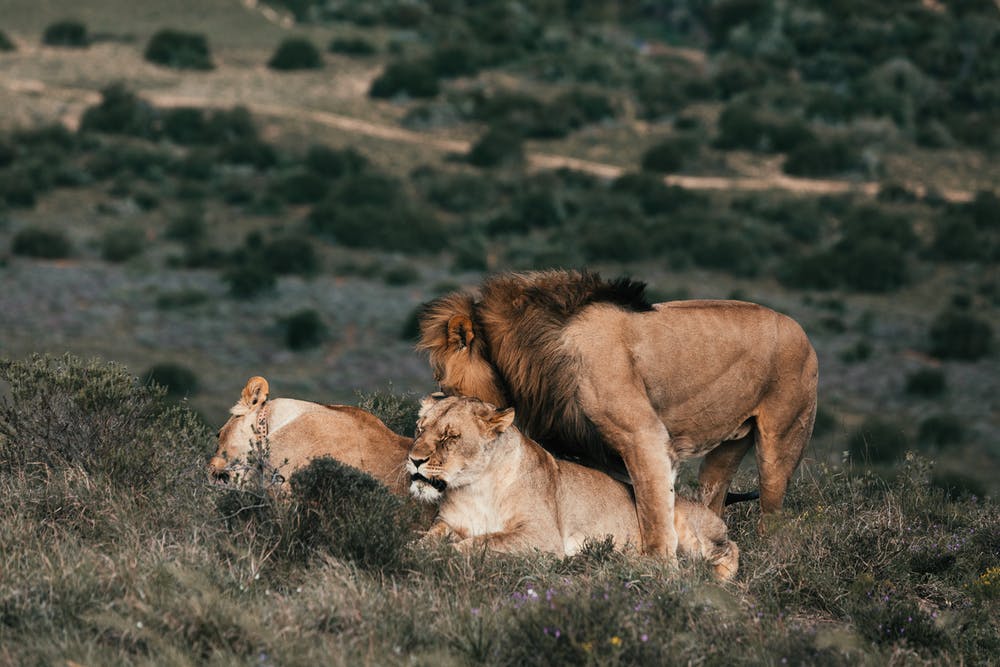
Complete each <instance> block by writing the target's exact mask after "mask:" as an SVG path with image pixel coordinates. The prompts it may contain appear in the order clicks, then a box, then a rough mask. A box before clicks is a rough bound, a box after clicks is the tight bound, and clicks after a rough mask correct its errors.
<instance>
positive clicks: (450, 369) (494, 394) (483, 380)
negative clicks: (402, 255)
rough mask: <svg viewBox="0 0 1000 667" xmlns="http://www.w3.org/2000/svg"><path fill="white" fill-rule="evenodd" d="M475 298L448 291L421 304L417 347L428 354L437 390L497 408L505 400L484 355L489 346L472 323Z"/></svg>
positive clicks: (497, 377) (495, 376) (490, 365)
mask: <svg viewBox="0 0 1000 667" xmlns="http://www.w3.org/2000/svg"><path fill="white" fill-rule="evenodd" d="M474 311H475V300H474V297H473V295H471V294H466V293H455V294H449V295H448V296H444V297H441V298H440V299H435V300H434V301H431V302H430V303H428V304H427V305H426V306H424V308H423V311H422V312H421V315H420V341H419V343H418V344H417V349H419V350H424V351H426V352H427V353H428V355H429V356H430V364H431V368H432V369H433V371H434V380H435V381H436V382H437V383H438V386H440V388H441V391H443V392H444V393H445V394H448V395H454V396H475V397H476V398H478V399H480V400H483V401H486V402H487V403H492V404H493V405H496V406H499V407H506V406H507V405H509V401H508V399H507V396H506V394H505V392H504V389H503V384H502V382H501V380H500V377H499V376H498V375H497V372H496V369H495V368H494V367H493V363H492V361H491V360H490V358H489V356H488V352H489V345H488V343H487V341H486V340H485V339H484V338H483V336H482V335H481V332H480V330H479V326H478V325H476V324H474V319H475V317H476V316H475V312H474Z"/></svg>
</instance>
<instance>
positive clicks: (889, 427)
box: [847, 417, 910, 463]
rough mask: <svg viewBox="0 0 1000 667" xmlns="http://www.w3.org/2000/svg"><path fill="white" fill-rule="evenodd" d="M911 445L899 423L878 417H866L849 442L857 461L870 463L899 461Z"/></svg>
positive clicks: (852, 454)
mask: <svg viewBox="0 0 1000 667" xmlns="http://www.w3.org/2000/svg"><path fill="white" fill-rule="evenodd" d="M909 446H910V441H909V438H908V437H907V436H906V433H905V432H904V431H903V429H902V428H901V427H900V426H899V425H898V424H894V423H892V422H888V421H885V420H882V419H879V418H876V417H870V418H868V419H866V420H865V421H864V423H862V424H861V426H859V427H858V428H856V429H855V430H854V431H853V432H852V433H851V435H850V438H849V439H848V442H847V447H848V450H849V451H850V452H851V456H852V457H853V458H854V460H855V461H863V462H869V463H892V462H894V461H899V460H900V459H902V458H903V454H905V453H906V450H907V448H908V447H909Z"/></svg>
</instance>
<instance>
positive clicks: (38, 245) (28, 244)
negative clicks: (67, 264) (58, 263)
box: [10, 227, 72, 259]
mask: <svg viewBox="0 0 1000 667" xmlns="http://www.w3.org/2000/svg"><path fill="white" fill-rule="evenodd" d="M10 251H11V253H13V254H15V255H21V256H23V257H37V258H39V259H63V258H66V257H69V256H70V253H71V252H72V246H71V245H70V242H69V239H68V238H67V237H66V235H65V234H64V233H63V232H61V231H54V230H48V229H40V228H38V227H25V228H23V229H21V230H20V231H18V232H17V234H15V235H14V238H13V240H12V241H11V244H10Z"/></svg>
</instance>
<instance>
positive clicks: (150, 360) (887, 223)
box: [0, 0, 1000, 495]
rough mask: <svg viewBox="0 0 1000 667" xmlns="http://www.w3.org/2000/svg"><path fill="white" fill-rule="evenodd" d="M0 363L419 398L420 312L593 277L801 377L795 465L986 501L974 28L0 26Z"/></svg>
mask: <svg viewBox="0 0 1000 667" xmlns="http://www.w3.org/2000/svg"><path fill="white" fill-rule="evenodd" d="M0 99H2V105H0V285H2V290H0V313H2V316H0V322H2V324H0V356H3V357H8V358H21V357H24V356H25V355H27V354H29V353H31V352H53V353H59V352H63V351H71V352H73V353H76V354H78V355H82V356H99V357H101V358H103V359H109V360H117V361H121V362H124V363H125V364H127V365H128V367H129V368H130V370H131V371H132V372H134V373H135V374H136V375H140V376H142V377H149V378H151V379H152V380H155V381H157V382H159V383H161V384H164V385H166V386H167V387H168V388H169V389H170V390H171V391H172V395H173V396H175V397H176V398H177V399H178V400H187V401H189V402H190V404H191V405H192V406H193V407H194V408H195V409H196V410H198V411H199V413H200V414H201V415H202V416H203V418H204V419H205V420H206V421H207V422H208V423H210V424H219V423H221V422H222V421H223V419H224V418H225V412H226V409H227V408H228V406H229V405H231V404H232V402H233V401H234V400H235V399H236V397H237V394H238V392H239V390H240V389H241V388H242V386H243V383H244V382H245V380H246V379H247V377H249V376H251V375H257V374H260V375H265V376H266V377H268V379H269V380H270V382H271V386H272V388H273V390H274V392H275V394H276V395H285V396H296V397H300V398H304V399H310V400H317V401H324V402H335V401H338V402H355V401H356V400H357V392H358V391H366V392H368V391H374V390H390V391H393V392H397V393H412V394H419V393H421V392H426V391H428V390H430V389H432V387H433V382H432V378H431V374H430V372H429V370H428V368H427V364H426V361H425V360H424V359H422V358H421V357H420V356H418V355H417V354H416V353H415V352H414V351H413V336H414V333H415V330H414V323H415V320H414V314H415V310H416V308H417V307H418V306H419V304H420V303H421V302H423V301H425V300H427V299H429V298H433V297H434V296H437V295H439V294H441V293H443V292H446V291H449V290H452V289H456V288H460V287H463V286H471V285H474V284H476V283H477V282H478V281H479V280H480V279H481V278H482V277H483V276H484V275H485V274H487V273H488V272H491V271H496V270H507V269H538V268H548V267H589V268H593V269H597V270H600V271H601V272H602V273H604V274H606V275H609V276H612V275H617V274H622V273H626V274H629V275H631V276H633V277H635V278H638V279H641V280H645V281H647V282H648V283H649V285H650V291H651V293H652V295H653V296H654V297H655V298H656V299H657V300H667V299H673V298H741V299H748V300H752V301H757V302H760V303H764V304H766V305H769V306H772V307H774V308H776V309H778V310H781V311H783V312H786V313H788V314H790V315H792V316H793V317H795V318H796V319H798V320H799V321H800V322H801V323H802V324H803V326H804V327H805V329H806V331H807V332H808V333H809V335H810V337H811V338H812V340H813V342H814V344H815V346H816V347H817V350H818V352H819V355H820V364H821V397H820V402H821V413H820V419H819V421H818V424H817V435H816V438H815V442H814V444H813V445H812V449H811V450H810V453H809V456H810V458H812V459H816V460H821V461H825V462H828V463H830V464H833V465H837V464H839V463H840V462H841V461H842V460H843V458H844V453H845V452H850V453H851V454H852V457H853V459H854V460H855V461H867V462H870V463H871V464H872V465H874V466H876V467H879V469H880V470H882V471H883V472H884V473H885V474H887V475H891V474H892V470H893V469H894V466H895V464H896V463H897V462H898V461H899V460H900V459H901V458H902V456H903V454H904V452H905V451H906V450H907V449H918V450H922V451H924V452H926V453H927V454H928V455H929V456H930V457H931V458H933V459H935V460H937V467H936V472H935V477H934V480H935V483H936V484H939V485H941V486H944V487H946V488H949V489H952V490H953V492H954V493H957V494H961V493H973V494H979V495H981V494H983V493H987V492H990V493H993V494H995V493H996V492H997V490H1000V486H998V482H997V480H998V479H1000V475H998V472H1000V444H998V440H997V438H996V436H995V433H996V431H997V428H998V427H1000V398H998V396H1000V357H998V354H997V351H996V348H997V343H996V330H997V326H998V324H1000V321H998V308H1000V271H998V260H1000V199H998V196H997V183H998V182H1000V179H998V176H1000V161H998V160H997V154H998V153H997V151H998V150H1000V11H998V8H997V5H996V4H995V3H994V2H992V0H961V1H956V2H945V1H936V0H923V1H916V0H914V1H901V0H899V1H896V0H893V1H888V2H880V3H870V2H869V3H862V2H858V1H856V0H836V1H833V2H819V1H818V0H817V1H815V2H810V1H803V2H784V1H781V0H688V1H682V0H678V1H677V2H639V1H635V2H602V1H597V0H594V1H588V0H571V1H565V2H554V1H552V2H530V3H528V2H523V3H518V2H493V1H490V2H477V3H462V2H455V1H450V0H428V1H426V2H418V1H415V0H408V1H401V0H384V1H374V2H372V1H364V2H361V1H356V2H350V1H344V2H335V1H332V0H331V1H313V0H289V1H287V2H273V3H268V4H265V3H258V2H255V1H253V0H244V1H243V2H240V1H239V0H231V1H230V0H227V1H223V0H199V1H197V2H195V1H193V0H178V1H176V2H172V3H169V4H166V5H165V4H163V3H159V2H141V1H135V0H132V1H130V2H123V1H120V0H94V1H92V2H87V3H76V2H63V1H55V0H47V1H45V2H38V1H34V2H26V1H22V0H5V2H4V3H3V12H2V16H0Z"/></svg>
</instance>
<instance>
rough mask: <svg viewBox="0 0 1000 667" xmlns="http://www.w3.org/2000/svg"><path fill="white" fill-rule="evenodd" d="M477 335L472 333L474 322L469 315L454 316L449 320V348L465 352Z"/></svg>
mask: <svg viewBox="0 0 1000 667" xmlns="http://www.w3.org/2000/svg"><path fill="white" fill-rule="evenodd" d="M475 337H476V334H475V333H473V331H472V320H470V319H469V318H468V316H467V315H452V316H451V319H450V320H448V346H449V347H452V346H454V347H455V349H458V350H464V349H465V348H467V347H468V346H469V345H471V344H472V339H473V338H475Z"/></svg>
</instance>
